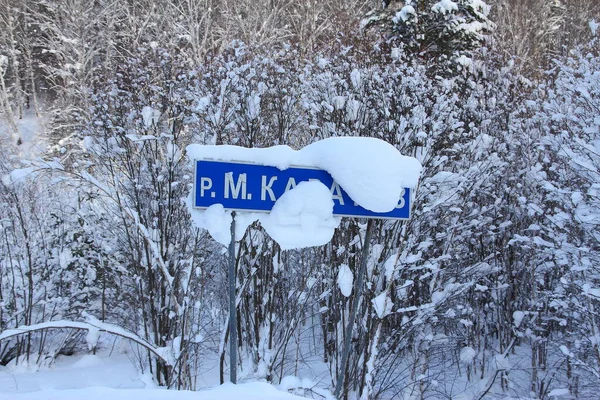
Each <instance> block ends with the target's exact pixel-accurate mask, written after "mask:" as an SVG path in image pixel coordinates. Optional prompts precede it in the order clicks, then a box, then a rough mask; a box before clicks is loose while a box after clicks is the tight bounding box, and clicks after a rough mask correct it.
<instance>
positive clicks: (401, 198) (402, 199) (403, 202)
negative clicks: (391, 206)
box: [396, 188, 406, 208]
mask: <svg viewBox="0 0 600 400" xmlns="http://www.w3.org/2000/svg"><path fill="white" fill-rule="evenodd" d="M405 194H406V189H404V188H403V189H402V191H401V192H400V201H399V202H398V205H397V206H396V208H404V206H405V205H406V201H405V200H404V195H405Z"/></svg>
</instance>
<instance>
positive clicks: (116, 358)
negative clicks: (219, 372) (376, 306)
mask: <svg viewBox="0 0 600 400" xmlns="http://www.w3.org/2000/svg"><path fill="white" fill-rule="evenodd" d="M117 347H118V346H117ZM129 357H130V356H128V355H127V356H126V355H124V354H113V355H111V356H109V355H107V354H104V353H103V354H99V355H92V354H87V355H83V356H69V357H65V356H59V358H58V359H57V360H56V362H55V363H53V364H52V365H51V366H50V367H43V368H42V369H38V368H35V365H18V366H16V365H13V364H9V365H8V366H7V367H1V366H0V400H5V399H6V400H8V399H10V400H82V399H85V400H105V399H110V400H135V399H143V400H187V399H190V400H192V399H193V400H238V399H244V400H263V399H265V400H299V399H302V397H298V396H295V395H292V394H290V393H288V392H287V390H288V388H287V387H283V386H281V387H275V386H273V385H270V384H267V383H264V382H256V381H253V382H243V383H240V384H238V385H233V384H225V385H222V386H216V387H211V388H205V389H200V390H199V391H188V390H181V391H178V390H166V389H165V388H163V387H158V386H157V385H156V384H155V383H153V382H152V379H151V378H150V377H149V376H148V373H147V372H146V373H145V374H141V373H140V372H139V371H138V370H137V369H136V368H135V366H134V365H133V363H132V362H131V360H130V359H129ZM24 364H26V363H24ZM313 385H314V384H313Z"/></svg>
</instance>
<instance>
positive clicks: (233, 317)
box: [229, 211, 237, 383]
mask: <svg viewBox="0 0 600 400" xmlns="http://www.w3.org/2000/svg"><path fill="white" fill-rule="evenodd" d="M235 278H236V273H235V211H232V212H231V241H230V242H229V381H230V382H231V383H237V306H236V298H237V294H236V287H235V281H236V279H235Z"/></svg>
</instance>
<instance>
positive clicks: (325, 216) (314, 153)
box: [187, 78, 421, 249]
mask: <svg viewBox="0 0 600 400" xmlns="http://www.w3.org/2000/svg"><path fill="white" fill-rule="evenodd" d="M356 79H357V80H358V78H356ZM187 154H188V157H189V159H190V160H192V161H193V160H200V159H210V160H217V161H228V162H244V163H256V164H261V165H266V166H272V167H276V168H279V169H280V170H285V169H287V168H289V167H292V166H304V167H311V168H318V169H323V170H326V171H327V172H329V174H330V175H331V176H332V177H333V179H334V180H335V181H336V182H337V183H338V184H339V185H340V186H341V187H342V188H343V189H344V190H345V191H346V192H347V193H348V195H349V196H350V198H352V200H354V201H355V202H356V203H357V204H359V205H360V206H362V207H363V208H365V209H367V210H371V211H374V212H382V213H383V212H389V211H392V210H393V209H394V208H395V207H396V206H397V204H398V200H399V199H400V197H401V195H402V192H403V190H404V188H405V187H410V188H414V187H416V185H417V182H418V179H419V174H420V172H421V164H420V163H419V162H418V161H417V160H416V159H415V158H413V157H407V156H403V155H402V154H400V152H399V151H398V150H397V149H396V148H395V147H394V146H392V145H390V144H389V143H387V142H384V141H382V140H379V139H375V138H365V137H333V138H328V139H324V140H321V141H318V142H315V143H312V144H310V145H308V146H306V147H304V148H303V149H301V150H298V151H296V150H293V149H292V148H290V147H288V146H274V147H270V148H244V147H239V146H231V145H223V146H214V145H209V146H205V145H199V144H192V145H190V146H188V147H187ZM192 196H193V194H190V197H189V198H188V208H189V210H190V213H191V214H192V220H193V221H194V223H195V224H196V226H198V227H200V228H204V229H207V230H208V231H209V232H210V234H211V236H212V237H213V238H214V239H215V240H217V241H218V242H220V243H222V244H224V245H227V244H228V243H229V241H230V225H231V216H230V214H229V213H228V212H227V211H225V210H224V209H223V207H222V206H220V205H213V206H211V207H209V208H208V209H207V210H206V211H201V210H197V209H195V208H193V207H192V206H191V204H192ZM332 212H333V201H332V196H331V193H330V192H329V189H327V188H326V187H325V186H324V185H323V184H321V183H319V182H311V183H310V184H304V185H303V184H299V185H298V186H297V187H296V188H294V189H292V190H290V191H288V192H286V193H285V195H283V196H281V197H280V198H279V199H278V200H277V201H276V203H275V206H274V207H273V210H272V211H271V213H270V214H257V213H243V212H237V213H236V233H237V234H236V240H240V239H241V237H242V235H243V233H244V231H245V229H246V228H247V226H248V225H249V224H251V223H252V222H254V221H256V220H260V221H261V223H262V225H263V227H264V228H265V229H266V230H267V232H268V233H269V235H271V237H273V238H274V239H275V240H276V241H277V242H278V243H279V244H280V245H281V246H282V248H284V249H293V248H302V247H308V246H318V245H323V244H326V243H327V242H329V240H330V239H331V237H332V236H333V232H334V230H335V228H336V227H337V226H338V224H339V219H336V218H334V217H333V216H332Z"/></svg>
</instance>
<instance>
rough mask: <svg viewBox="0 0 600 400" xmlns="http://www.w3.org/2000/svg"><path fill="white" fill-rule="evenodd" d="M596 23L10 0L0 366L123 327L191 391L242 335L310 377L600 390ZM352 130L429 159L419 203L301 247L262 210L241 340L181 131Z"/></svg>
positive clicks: (284, 383)
mask: <svg viewBox="0 0 600 400" xmlns="http://www.w3.org/2000/svg"><path fill="white" fill-rule="evenodd" d="M599 27H600V4H599V3H598V2H597V1H596V0H574V1H567V0H551V1H547V0H487V1H486V2H484V1H482V0H454V1H453V0H441V1H435V0H406V1H389V0H388V1H384V2H383V3H381V2H380V1H377V0H323V1H313V0H306V1H291V2H289V1H282V0H113V1H107V0H95V1H90V0H56V1H49V0H0V141H1V146H0V177H1V179H0V374H1V373H4V371H8V370H9V369H10V368H14V367H15V366H18V365H27V366H29V368H34V369H36V370H40V371H43V370H45V369H48V368H52V366H53V365H54V364H55V363H56V362H57V360H60V359H64V358H65V357H72V356H76V355H81V354H96V352H103V351H107V349H108V350H111V348H114V347H115V346H116V347H119V348H120V351H124V352H127V355H128V357H129V358H130V360H131V362H132V363H134V364H135V366H136V368H138V369H139V370H140V371H141V372H142V373H145V374H147V376H149V377H151V380H152V381H153V382H154V383H155V384H157V385H160V386H165V387H168V388H170V389H173V390H177V389H187V390H197V389H201V388H203V387H206V386H210V385H213V386H214V385H218V384H219V383H222V382H226V381H227V380H228V374H229V372H228V371H229V365H228V362H229V358H228V352H229V350H228V349H229V344H230V343H232V341H234V342H235V346H237V349H238V353H239V357H238V365H237V370H238V374H239V376H240V377H242V379H243V380H246V381H262V382H267V383H270V384H273V385H278V387H280V388H283V389H285V390H287V391H289V392H290V393H292V394H296V395H300V396H304V397H308V398H314V399H329V398H333V395H332V393H334V392H335V390H336V389H339V392H340V398H343V399H359V398H360V399H448V400H450V399H505V398H514V399H517V398H518V399H539V400H542V399H554V398H563V399H598V398H600V395H599V393H600V392H599V390H600V30H599ZM339 136H357V137H373V138H378V139H382V140H383V141H385V142H387V143H389V144H391V145H393V146H394V147H395V148H396V149H398V150H399V151H400V152H401V153H402V154H404V155H406V156H412V157H415V158H417V159H418V160H419V161H420V163H421V164H422V166H423V170H422V172H421V176H420V180H419V185H418V187H417V190H416V192H415V193H416V196H415V198H414V201H413V204H414V206H413V209H412V218H411V219H410V220H408V221H386V220H376V221H374V224H373V234H372V236H371V237H370V238H365V229H366V225H367V222H366V220H362V219H352V218H344V219H342V220H341V222H340V224H339V227H338V228H337V229H336V231H335V233H334V235H333V237H332V239H331V241H329V242H328V243H327V244H325V245H321V246H314V247H307V248H303V249H291V250H284V249H282V246H280V245H279V244H278V242H277V241H275V240H273V239H272V238H271V237H270V236H269V234H268V233H267V232H266V231H265V230H264V228H263V227H262V226H261V224H260V223H259V222H255V223H253V224H251V225H250V227H249V228H248V229H247V230H246V231H245V233H244V234H243V237H241V238H240V240H239V241H238V242H237V245H236V248H235V269H236V279H237V288H236V292H237V307H236V310H235V312H236V313H237V317H238V326H237V335H235V336H236V337H230V335H229V329H228V323H227V321H228V313H229V302H228V297H227V282H228V273H227V271H228V269H227V265H228V264H227V263H228V258H227V255H228V253H227V248H226V246H224V245H223V244H221V243H219V242H218V241H215V240H214V239H213V238H212V237H211V236H210V235H209V233H208V232H207V231H206V230H204V229H199V228H197V227H196V226H195V225H194V224H193V223H192V219H191V217H190V213H189V211H188V207H187V205H186V201H187V198H188V194H189V193H190V190H191V188H192V185H193V182H192V180H193V169H192V164H191V163H190V160H189V158H188V156H187V154H186V147H187V146H188V145H190V144H201V145H215V144H216V145H222V144H231V145H237V146H242V147H248V148H257V147H260V148H263V147H270V146H275V145H287V146H290V147H291V148H293V149H296V150H298V149H301V148H303V147H305V146H307V145H309V144H311V143H313V142H315V141H318V140H321V139H325V138H330V137H339ZM365 239H370V242H369V244H370V249H369V252H368V255H367V258H366V263H367V264H366V266H367V268H366V276H365V279H364V282H363V287H362V288H361V290H362V296H361V297H360V299H358V300H357V298H356V296H354V295H353V293H354V292H355V291H356V287H355V285H354V280H355V278H356V275H357V272H358V270H359V268H360V265H361V262H362V259H363V257H362V251H361V250H362V249H363V247H364V246H365ZM356 301H359V303H358V304H357V305H358V314H357V315H358V318H357V321H356V324H355V326H354V329H353V330H351V331H349V330H348V329H347V321H348V319H349V317H350V314H351V310H352V308H353V306H354V303H355V302H356ZM17 328H18V329H17ZM348 335H351V337H350V340H351V349H352V351H351V352H350V356H349V359H348V364H347V368H346V369H345V370H341V364H342V363H341V357H342V348H343V343H344V339H345V338H347V337H348ZM115 343H119V344H118V345H117V344H115ZM207 371H213V372H212V373H213V375H214V376H215V377H216V378H215V381H214V382H209V383H208V384H206V383H205V382H206V380H205V379H203V378H202V377H203V376H204V374H206V373H207ZM217 371H218V372H217ZM341 374H344V376H345V379H344V386H343V387H342V388H336V387H335V384H336V381H337V378H338V377H339V376H340V375H341ZM149 379H150V378H149ZM256 384H258V383H256ZM224 390H225V389H224ZM190 398H192V397H190Z"/></svg>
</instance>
